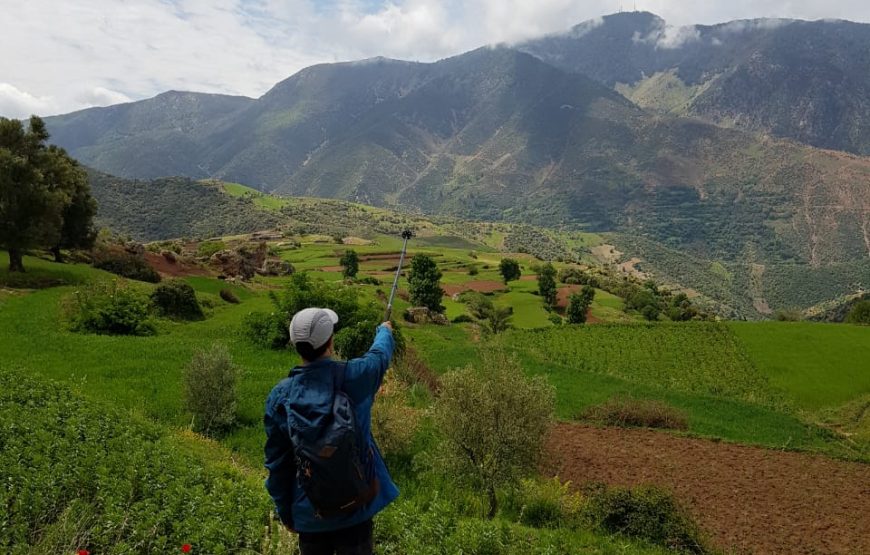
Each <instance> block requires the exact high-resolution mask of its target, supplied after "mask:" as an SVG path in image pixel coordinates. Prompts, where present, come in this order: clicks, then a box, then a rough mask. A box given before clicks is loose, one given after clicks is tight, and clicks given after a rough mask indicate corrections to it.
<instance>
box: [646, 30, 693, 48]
mask: <svg viewBox="0 0 870 555" xmlns="http://www.w3.org/2000/svg"><path fill="white" fill-rule="evenodd" d="M700 39H701V33H700V31H698V28H697V27H696V26H694V25H685V26H683V27H675V26H673V25H662V26H661V27H659V28H657V29H653V30H652V31H650V32H649V33H647V34H646V35H643V36H641V34H640V32H635V33H634V36H633V37H632V38H631V40H633V41H634V42H645V43H648V44H653V45H655V47H656V48H663V49H668V48H679V47H681V46H683V45H686V44H690V43H692V42H697V41H698V40H700Z"/></svg>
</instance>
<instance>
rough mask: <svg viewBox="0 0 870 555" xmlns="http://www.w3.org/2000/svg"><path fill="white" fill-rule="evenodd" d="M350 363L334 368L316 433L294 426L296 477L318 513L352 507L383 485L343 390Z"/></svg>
mask: <svg viewBox="0 0 870 555" xmlns="http://www.w3.org/2000/svg"><path fill="white" fill-rule="evenodd" d="M346 368H347V364H346V363H340V364H339V366H338V369H337V370H336V371H335V373H334V376H333V393H334V398H333V402H332V415H331V418H329V419H327V422H326V424H325V425H324V426H322V427H321V428H320V429H319V430H318V432H317V434H315V435H316V437H315V439H314V440H313V441H312V440H311V438H310V437H308V438H305V437H303V436H302V435H300V434H298V433H296V432H295V431H294V430H293V428H292V427H291V428H290V439H291V441H292V442H293V452H294V455H295V459H296V480H297V483H298V484H299V485H300V486H301V487H302V490H303V491H304V492H305V495H307V496H308V499H309V500H310V501H311V504H312V505H313V506H314V510H315V513H314V516H315V517H317V518H330V517H335V516H342V515H347V514H351V513H354V512H356V511H357V510H359V509H360V508H362V507H363V506H364V505H366V504H368V503H369V502H370V501H371V500H372V499H374V497H375V495H377V493H378V490H379V483H378V480H377V478H376V477H375V476H374V467H373V464H372V459H373V453H372V452H371V449H370V448H367V447H366V444H367V442H366V441H365V438H362V437H360V434H359V431H358V428H357V425H356V418H355V416H354V411H353V402H352V401H351V400H350V397H348V396H347V394H346V393H345V392H344V391H342V390H341V388H342V385H343V384H344V374H345V370H346ZM291 375H292V373H291Z"/></svg>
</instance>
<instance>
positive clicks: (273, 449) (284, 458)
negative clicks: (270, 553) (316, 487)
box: [263, 399, 296, 530]
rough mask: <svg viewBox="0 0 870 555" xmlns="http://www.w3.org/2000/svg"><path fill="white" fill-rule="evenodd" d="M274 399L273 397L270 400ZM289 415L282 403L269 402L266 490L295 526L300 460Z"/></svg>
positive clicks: (284, 518) (280, 514)
mask: <svg viewBox="0 0 870 555" xmlns="http://www.w3.org/2000/svg"><path fill="white" fill-rule="evenodd" d="M270 401H271V399H270ZM286 422H287V415H286V411H285V410H284V407H283V405H281V404H280V403H277V404H273V403H271V402H267V403H266V413H265V416H264V417H263V424H264V426H265V428H266V448H265V455H266V469H267V470H268V471H269V476H268V477H267V478H266V490H267V491H268V492H269V495H270V496H271V497H272V501H274V503H275V512H276V513H277V515H278V518H279V519H280V520H281V522H282V523H283V524H284V526H286V527H288V528H290V529H291V530H292V529H293V512H292V508H293V494H294V486H295V483H296V459H295V457H294V455H293V444H292V442H291V441H290V434H289V431H288V428H287V426H286Z"/></svg>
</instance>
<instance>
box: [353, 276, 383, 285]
mask: <svg viewBox="0 0 870 555" xmlns="http://www.w3.org/2000/svg"><path fill="white" fill-rule="evenodd" d="M356 282H357V283H358V284H360V285H383V283H382V282H381V280H379V279H378V278H376V277H374V276H363V277H361V278H357V280H356Z"/></svg>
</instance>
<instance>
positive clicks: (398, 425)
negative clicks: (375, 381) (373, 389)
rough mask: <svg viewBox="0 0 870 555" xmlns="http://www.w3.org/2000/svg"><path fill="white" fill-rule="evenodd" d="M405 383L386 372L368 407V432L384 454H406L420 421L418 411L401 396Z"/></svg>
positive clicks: (404, 395) (405, 387)
mask: <svg viewBox="0 0 870 555" xmlns="http://www.w3.org/2000/svg"><path fill="white" fill-rule="evenodd" d="M407 396H408V386H406V385H405V384H404V383H402V382H401V381H400V380H399V379H398V378H397V377H395V375H394V374H393V373H392V372H389V373H387V375H386V377H385V379H384V383H383V385H382V386H381V389H380V390H379V391H378V395H377V396H376V397H375V403H374V406H373V407H372V434H374V436H375V439H376V440H377V442H378V447H379V448H380V450H381V451H382V452H383V453H384V454H386V455H392V456H398V455H405V454H408V453H409V452H410V450H411V445H412V443H413V441H414V435H415V434H416V432H417V428H418V425H419V422H420V412H419V411H418V410H415V409H413V408H411V407H409V406H408V405H407V404H406V403H405V400H406V398H407Z"/></svg>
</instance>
